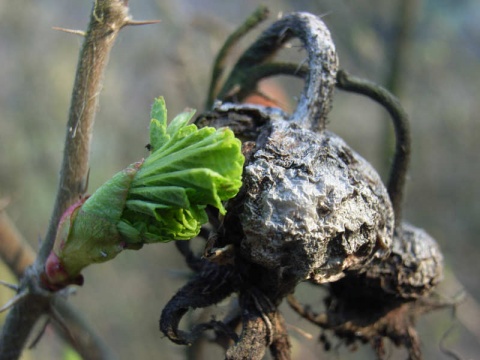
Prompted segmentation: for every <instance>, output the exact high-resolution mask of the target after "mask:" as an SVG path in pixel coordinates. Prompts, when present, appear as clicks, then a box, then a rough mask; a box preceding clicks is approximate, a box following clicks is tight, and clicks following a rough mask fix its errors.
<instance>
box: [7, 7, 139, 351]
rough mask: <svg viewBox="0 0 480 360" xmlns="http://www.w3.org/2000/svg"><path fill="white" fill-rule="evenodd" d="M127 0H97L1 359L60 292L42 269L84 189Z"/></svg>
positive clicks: (24, 338) (21, 342)
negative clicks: (44, 225) (38, 241)
mask: <svg viewBox="0 0 480 360" xmlns="http://www.w3.org/2000/svg"><path fill="white" fill-rule="evenodd" d="M127 4H128V1H125V0H124V1H121V0H95V3H94V7H93V11H92V13H91V17H90V24H89V27H88V30H87V32H86V35H85V41H84V44H83V47H82V49H81V51H80V56H79V62H78V65H77V74H76V77H75V83H74V88H73V92H72V99H71V106H70V111H69V119H68V123H67V133H66V139H65V149H64V158H63V163H62V167H61V171H60V183H59V186H58V192H57V197H56V201H55V206H54V210H53V214H52V216H51V219H50V224H49V228H48V231H47V235H46V238H45V239H44V241H43V243H42V246H41V248H40V251H39V254H38V257H37V258H36V260H35V263H34V264H33V265H32V266H31V267H29V268H27V270H26V271H25V276H24V277H23V279H22V282H21V285H20V291H22V290H24V289H27V290H28V292H29V296H27V297H25V299H24V300H23V301H21V302H19V303H18V304H16V305H15V306H14V307H13V308H12V310H11V311H10V313H9V314H8V316H7V319H6V321H5V324H4V326H3V329H2V333H1V334H0V349H1V352H0V360H11V359H17V358H18V357H19V356H20V354H21V352H22V349H23V347H24V345H25V343H26V341H27V338H28V336H29V334H30V330H31V329H32V328H33V326H34V324H35V323H36V321H37V320H38V318H39V317H40V316H41V315H42V314H48V313H50V311H51V306H52V302H53V300H54V299H55V297H56V296H58V295H57V294H52V293H49V292H47V291H45V290H43V289H42V288H41V287H40V285H39V284H41V281H40V274H41V273H42V271H43V266H44V263H45V261H46V258H47V257H48V255H49V253H50V251H51V249H52V247H53V243H54V240H55V235H56V228H57V224H58V222H59V220H60V217H61V215H62V214H63V213H64V212H65V210H66V209H67V208H68V207H69V206H70V205H71V204H73V203H74V202H75V201H77V200H78V198H79V197H81V196H82V195H83V194H84V193H85V191H86V186H87V179H88V171H89V153H90V142H91V136H92V130H93V123H94V118H95V112H96V109H97V105H98V95H99V93H100V90H101V88H102V81H103V74H104V70H105V67H106V65H107V62H108V57H109V54H110V51H111V49H112V47H113V44H114V42H115V39H116V37H117V35H118V33H119V31H120V30H121V29H122V28H123V27H124V26H127V25H129V24H130V23H131V19H130V16H129V14H128V6H127Z"/></svg>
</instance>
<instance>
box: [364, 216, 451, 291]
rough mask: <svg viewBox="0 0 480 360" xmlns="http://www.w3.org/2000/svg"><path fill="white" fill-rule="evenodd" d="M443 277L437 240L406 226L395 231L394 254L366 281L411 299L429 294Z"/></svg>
mask: <svg viewBox="0 0 480 360" xmlns="http://www.w3.org/2000/svg"><path fill="white" fill-rule="evenodd" d="M442 277H443V256H442V252H441V251H440V248H439V246H438V244H437V242H436V241H435V239H433V238H432V237H431V236H430V235H429V234H427V233H426V232H425V231H424V230H422V229H419V228H416V227H414V226H412V225H410V224H407V223H403V224H402V226H401V227H400V228H399V229H397V230H396V231H395V234H394V238H393V248H392V253H391V254H390V256H389V257H388V259H386V260H385V261H383V262H380V263H378V264H374V265H373V266H372V267H371V268H370V269H369V270H368V271H367V272H366V274H365V281H366V282H367V283H369V284H370V286H371V285H372V284H376V285H377V286H380V287H381V288H382V289H383V290H384V291H385V292H387V293H389V294H395V296H400V297H402V298H405V299H409V298H418V297H421V296H424V295H426V294H428V293H429V292H430V291H432V290H433V288H434V287H435V286H436V285H437V284H438V283H439V282H440V281H441V280H442Z"/></svg>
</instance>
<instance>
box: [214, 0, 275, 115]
mask: <svg viewBox="0 0 480 360" xmlns="http://www.w3.org/2000/svg"><path fill="white" fill-rule="evenodd" d="M267 16H268V8H266V7H265V6H262V5H261V6H259V7H258V8H257V9H256V10H255V12H254V13H253V14H252V15H250V16H249V17H248V18H247V20H245V22H244V23H243V24H242V25H240V27H239V28H238V29H237V30H235V31H234V32H233V33H232V34H231V35H230V36H229V37H228V38H227V40H226V41H225V43H224V44H223V46H222V48H221V49H220V51H219V52H218V54H217V57H216V58H215V62H214V65H213V70H212V79H211V80H210V87H209V90H208V98H207V102H206V104H205V108H206V109H210V108H211V107H212V105H213V102H214V100H215V98H216V96H217V95H218V92H219V90H220V83H219V81H220V79H221V77H222V74H223V71H224V70H225V61H226V58H227V57H228V55H229V53H230V51H231V49H232V48H233V47H234V46H235V45H236V44H237V43H238V42H239V41H240V40H241V39H242V37H244V36H245V34H247V33H248V32H249V31H250V30H252V29H253V28H254V27H255V26H257V25H258V24H259V23H260V22H262V21H263V20H265V19H266V18H267Z"/></svg>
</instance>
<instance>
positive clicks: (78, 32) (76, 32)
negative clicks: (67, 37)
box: [52, 26, 87, 37]
mask: <svg viewBox="0 0 480 360" xmlns="http://www.w3.org/2000/svg"><path fill="white" fill-rule="evenodd" d="M52 29H53V30H57V31H62V32H65V33H68V34H74V35H79V36H82V37H85V35H86V34H87V33H86V32H85V31H83V30H74V29H66V28H61V27H58V26H54V27H52Z"/></svg>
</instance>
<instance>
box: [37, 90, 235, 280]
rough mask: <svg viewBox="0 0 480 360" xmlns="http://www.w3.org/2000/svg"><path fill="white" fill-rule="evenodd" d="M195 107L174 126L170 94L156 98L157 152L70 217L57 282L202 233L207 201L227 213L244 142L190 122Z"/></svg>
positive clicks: (50, 275) (58, 255)
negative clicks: (128, 253)
mask: <svg viewBox="0 0 480 360" xmlns="http://www.w3.org/2000/svg"><path fill="white" fill-rule="evenodd" d="M194 113H195V112H194V111H193V110H190V111H186V112H183V113H181V114H179V115H177V116H176V117H175V118H174V119H173V120H172V121H171V122H170V124H168V126H167V109H166V107H165V101H164V100H163V98H158V99H156V100H155V102H154V104H153V106H152V111H151V119H152V120H151V123H150V151H151V153H150V155H149V156H148V157H147V158H146V159H145V160H143V161H141V162H138V163H135V164H133V165H131V166H129V167H128V168H126V169H125V170H122V171H121V172H119V173H118V174H116V175H115V176H114V177H112V178H111V179H110V180H109V181H107V182H106V183H105V184H103V185H102V186H101V187H100V188H99V189H97V191H96V192H95V193H94V194H93V195H92V196H90V197H89V198H88V199H83V200H82V201H80V202H79V203H77V204H75V205H73V206H72V207H71V208H70V209H69V210H67V212H66V213H65V214H64V216H63V217H62V220H61V221H60V223H59V227H58V231H57V238H56V240H55V245H54V248H53V250H52V253H51V254H50V256H49V258H48V260H47V263H46V271H45V273H46V278H47V280H46V282H47V283H48V284H49V286H50V287H57V286H59V287H62V286H65V285H67V284H71V283H80V282H81V280H79V279H80V277H81V275H80V272H81V270H82V269H83V268H84V267H85V266H87V265H89V264H91V263H98V262H104V261H107V260H110V259H112V258H113V257H115V256H116V255H117V254H118V253H119V252H121V251H122V250H123V249H126V248H128V249H139V248H140V247H142V245H143V244H145V243H154V242H167V241H171V240H188V239H191V238H193V237H195V236H196V235H197V234H198V233H199V231H200V227H201V225H202V224H204V223H206V222H207V221H208V218H207V214H206V212H205V208H206V206H207V205H211V206H214V207H216V208H217V209H218V210H219V212H220V213H221V214H225V212H226V210H225V208H224V205H223V202H224V201H226V200H228V199H230V198H232V197H234V196H235V195H236V194H237V192H238V190H239V189H240V187H241V185H242V182H241V176H242V170H243V163H244V157H243V155H242V153H241V143H240V140H238V139H236V138H235V136H234V134H233V132H232V131H231V130H230V129H228V128H222V129H214V128H211V127H205V128H201V129H198V128H197V127H196V126H195V125H193V124H190V125H189V124H188V122H189V121H190V120H191V118H192V116H193V115H194Z"/></svg>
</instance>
